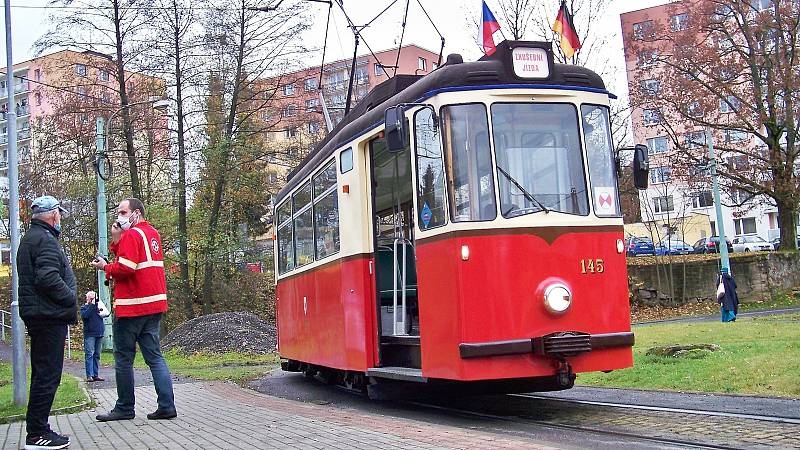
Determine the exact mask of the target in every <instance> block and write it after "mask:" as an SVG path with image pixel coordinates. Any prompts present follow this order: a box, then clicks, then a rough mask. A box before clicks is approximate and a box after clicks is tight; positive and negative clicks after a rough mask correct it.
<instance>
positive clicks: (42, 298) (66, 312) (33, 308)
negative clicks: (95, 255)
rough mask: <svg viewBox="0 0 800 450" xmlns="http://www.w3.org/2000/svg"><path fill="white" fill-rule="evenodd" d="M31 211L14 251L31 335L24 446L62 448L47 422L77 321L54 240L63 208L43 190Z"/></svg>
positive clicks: (68, 276)
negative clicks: (69, 328) (71, 327)
mask: <svg viewBox="0 0 800 450" xmlns="http://www.w3.org/2000/svg"><path fill="white" fill-rule="evenodd" d="M31 212H32V213H33V215H32V217H31V226H30V228H29V229H28V232H27V233H25V235H24V236H23V237H22V240H21V241H20V243H19V250H18V251H17V271H18V274H19V290H18V293H19V315H20V317H21V318H22V320H23V321H24V322H25V326H26V327H27V328H28V336H30V339H31V347H30V357H31V390H30V396H29V398H28V412H27V413H26V414H25V423H26V429H27V436H26V438H25V448H26V449H28V450H38V449H52V448H67V447H69V437H68V436H63V435H61V434H58V433H56V432H55V431H53V430H51V429H50V424H48V423H47V417H48V416H49V415H50V408H52V407H53V400H54V399H55V396H56V390H57V389H58V385H59V384H60V383H61V371H62V370H63V369H64V342H65V340H66V338H67V326H69V325H72V324H76V323H78V290H77V284H76V281H75V274H74V273H73V272H72V266H70V263H69V260H68V259H67V255H66V254H65V253H64V250H63V249H62V248H61V244H60V243H59V242H58V238H59V236H60V235H61V214H62V213H66V210H65V209H64V208H62V207H61V205H60V204H59V202H58V200H56V199H55V198H54V197H52V196H49V195H45V196H43V197H39V198H37V199H35V200H34V201H33V204H32V205H31Z"/></svg>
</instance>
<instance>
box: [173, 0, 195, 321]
mask: <svg viewBox="0 0 800 450" xmlns="http://www.w3.org/2000/svg"><path fill="white" fill-rule="evenodd" d="M173 8H174V11H173V12H174V13H175V28H174V31H175V35H174V39H175V102H176V103H177V109H178V111H177V114H178V117H177V119H178V251H179V252H180V256H179V260H178V265H179V266H180V273H181V282H180V290H181V301H182V303H183V310H184V314H186V318H187V319H191V318H193V317H194V309H193V308H192V293H191V289H190V287H189V242H188V239H189V232H188V226H187V217H186V209H187V208H186V131H185V128H184V124H183V118H184V117H183V73H182V72H181V56H182V55H181V47H180V41H181V36H180V26H179V24H180V21H179V18H178V4H177V2H173Z"/></svg>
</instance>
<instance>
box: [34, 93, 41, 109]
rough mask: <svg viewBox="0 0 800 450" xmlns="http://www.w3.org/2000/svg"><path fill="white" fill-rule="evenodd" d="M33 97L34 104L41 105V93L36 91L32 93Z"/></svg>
mask: <svg viewBox="0 0 800 450" xmlns="http://www.w3.org/2000/svg"><path fill="white" fill-rule="evenodd" d="M33 98H34V99H35V100H36V106H41V105H42V94H40V93H38V92H37V93H35V94H33Z"/></svg>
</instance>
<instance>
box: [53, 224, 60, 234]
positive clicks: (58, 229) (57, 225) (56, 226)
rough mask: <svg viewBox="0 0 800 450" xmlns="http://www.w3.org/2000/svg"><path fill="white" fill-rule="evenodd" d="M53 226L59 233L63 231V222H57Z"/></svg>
mask: <svg viewBox="0 0 800 450" xmlns="http://www.w3.org/2000/svg"><path fill="white" fill-rule="evenodd" d="M53 228H54V229H55V230H56V231H58V232H59V233H61V224H60V223H57V224H55V225H53Z"/></svg>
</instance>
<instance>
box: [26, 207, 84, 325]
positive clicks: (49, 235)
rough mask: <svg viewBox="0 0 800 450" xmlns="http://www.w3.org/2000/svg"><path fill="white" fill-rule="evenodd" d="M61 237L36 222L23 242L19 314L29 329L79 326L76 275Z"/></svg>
mask: <svg viewBox="0 0 800 450" xmlns="http://www.w3.org/2000/svg"><path fill="white" fill-rule="evenodd" d="M58 235H59V232H58V231H56V229H55V228H53V227H51V226H50V225H49V224H48V223H47V222H43V221H41V220H36V219H34V220H32V221H31V227H30V229H29V230H28V232H27V233H25V236H23V237H22V240H21V241H20V243H19V251H18V252H17V271H18V273H19V291H18V292H19V315H20V317H22V320H23V321H24V322H25V325H27V326H29V327H30V326H31V325H34V326H35V325H40V324H41V325H44V324H76V323H78V314H77V313H78V294H77V286H76V283H75V274H74V273H73V272H72V267H71V266H70V264H69V260H68V259H67V255H66V254H65V253H64V250H63V249H62V248H61V244H59V243H58Z"/></svg>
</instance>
